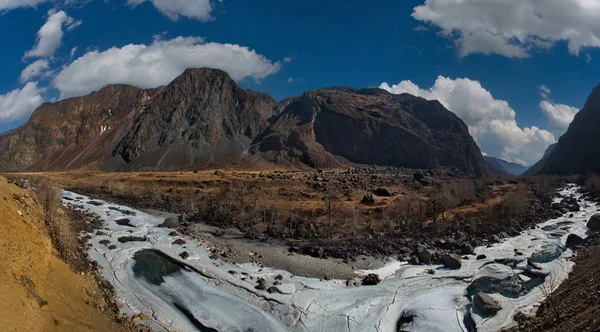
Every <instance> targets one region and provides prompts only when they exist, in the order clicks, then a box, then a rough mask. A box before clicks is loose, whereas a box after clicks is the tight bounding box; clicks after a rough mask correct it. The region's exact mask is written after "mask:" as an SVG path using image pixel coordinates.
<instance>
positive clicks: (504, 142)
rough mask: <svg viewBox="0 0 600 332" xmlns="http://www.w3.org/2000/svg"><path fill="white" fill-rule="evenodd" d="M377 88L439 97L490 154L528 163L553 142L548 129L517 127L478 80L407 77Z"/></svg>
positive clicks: (509, 112)
mask: <svg viewBox="0 0 600 332" xmlns="http://www.w3.org/2000/svg"><path fill="white" fill-rule="evenodd" d="M380 88H381V89H384V90H387V91H389V92H391V93H395V94H400V93H409V94H411V95H414V96H419V97H422V98H425V99H429V100H439V101H440V102H441V103H442V104H443V105H444V106H445V107H446V108H448V109H449V110H450V111H452V112H454V113H455V114H456V115H457V116H458V117H460V118H461V119H462V120H463V121H464V122H465V123H466V124H467V126H469V132H470V133H471V135H472V136H473V138H474V139H475V141H476V142H477V144H478V145H479V147H480V148H481V150H482V152H483V153H486V154H488V155H490V156H494V157H499V158H502V159H505V160H508V161H512V162H518V163H521V164H527V165H532V164H533V163H535V162H537V161H538V160H539V159H540V158H541V157H542V155H543V153H544V151H545V150H546V148H547V147H548V146H549V145H550V144H552V143H554V142H555V139H554V135H553V134H552V133H550V132H549V131H546V130H542V129H539V128H537V127H535V126H533V127H530V128H520V127H519V126H518V125H517V122H516V120H515V111H514V110H513V109H512V108H511V107H510V105H509V104H508V102H506V101H504V100H498V99H495V98H494V97H493V96H492V94H491V93H490V92H489V91H487V90H486V89H485V88H483V87H482V86H481V83H479V82H478V81H474V80H470V79H467V78H458V79H455V80H453V79H450V78H447V77H443V76H439V77H438V78H437V80H436V81H435V83H434V85H433V86H432V87H431V88H429V89H422V88H420V87H419V86H418V85H416V84H414V83H413V82H411V81H402V82H400V83H398V84H396V85H392V86H390V85H389V84H388V83H382V84H381V86H380Z"/></svg>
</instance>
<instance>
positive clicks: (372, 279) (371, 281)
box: [362, 273, 381, 286]
mask: <svg viewBox="0 0 600 332" xmlns="http://www.w3.org/2000/svg"><path fill="white" fill-rule="evenodd" d="M380 282H381V279H379V275H377V274H375V273H371V274H368V275H366V276H365V277H364V278H363V280H362V284H363V285H364V286H374V285H377V284H379V283H380Z"/></svg>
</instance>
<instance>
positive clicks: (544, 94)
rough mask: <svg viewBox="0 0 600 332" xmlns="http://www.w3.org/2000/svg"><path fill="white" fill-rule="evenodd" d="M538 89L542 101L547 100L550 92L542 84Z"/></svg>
mask: <svg viewBox="0 0 600 332" xmlns="http://www.w3.org/2000/svg"><path fill="white" fill-rule="evenodd" d="M538 89H539V90H540V96H542V98H544V99H548V96H550V94H551V93H552V90H550V89H548V88H547V87H546V86H545V85H544V84H542V85H540V86H538Z"/></svg>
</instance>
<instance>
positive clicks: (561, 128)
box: [540, 100, 579, 136]
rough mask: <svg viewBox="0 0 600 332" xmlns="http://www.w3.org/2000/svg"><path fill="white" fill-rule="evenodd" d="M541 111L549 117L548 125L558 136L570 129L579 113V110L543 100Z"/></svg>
mask: <svg viewBox="0 0 600 332" xmlns="http://www.w3.org/2000/svg"><path fill="white" fill-rule="evenodd" d="M540 109H541V110H542V112H544V114H545V115H546V117H548V125H549V127H550V129H551V130H552V131H553V132H554V133H555V134H556V135H557V136H560V135H562V134H564V133H565V132H566V131H567V129H568V128H569V124H571V122H573V118H575V114H577V112H579V109H577V108H575V107H572V106H569V105H564V104H554V103H552V102H550V101H548V100H542V101H541V102H540Z"/></svg>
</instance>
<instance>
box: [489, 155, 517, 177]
mask: <svg viewBox="0 0 600 332" xmlns="http://www.w3.org/2000/svg"><path fill="white" fill-rule="evenodd" d="M483 159H485V161H486V162H487V163H490V164H492V165H494V166H495V167H496V168H499V169H501V170H502V171H504V172H506V173H508V174H510V175H517V176H518V175H521V174H523V173H525V171H526V170H527V167H525V166H523V165H521V164H517V163H511V162H510V161H506V160H504V159H500V158H494V157H488V156H484V157H483Z"/></svg>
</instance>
